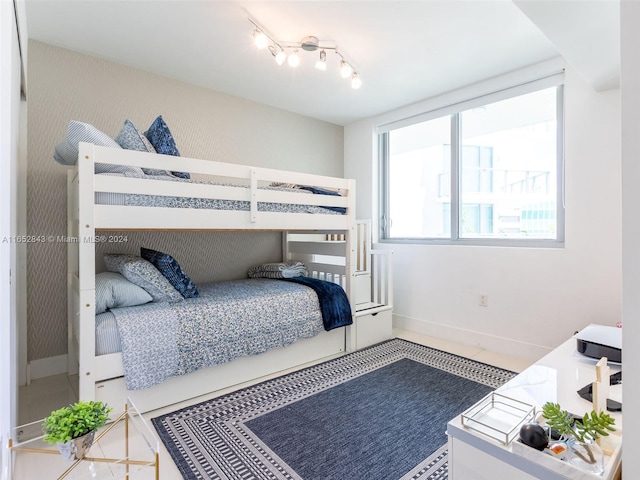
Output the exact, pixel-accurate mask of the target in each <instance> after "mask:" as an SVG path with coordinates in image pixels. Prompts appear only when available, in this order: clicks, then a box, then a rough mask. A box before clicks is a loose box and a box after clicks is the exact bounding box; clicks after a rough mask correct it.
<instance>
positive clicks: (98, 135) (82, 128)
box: [53, 120, 144, 176]
mask: <svg viewBox="0 0 640 480" xmlns="http://www.w3.org/2000/svg"><path fill="white" fill-rule="evenodd" d="M80 142H88V143H93V144H94V145H99V146H101V147H110V148H120V145H118V143H117V142H116V141H115V140H114V139H113V138H111V137H110V136H109V135H107V134H106V133H103V132H101V131H100V130H98V129H97V128H96V127H94V126H93V125H89V124H88V123H83V122H78V121H76V120H72V121H71V122H69V126H68V127H67V136H66V138H65V139H64V140H63V141H62V142H60V143H59V144H58V145H56V148H55V152H54V154H53V158H54V160H55V161H56V162H58V163H59V164H61V165H76V163H77V162H78V143H80ZM95 172H96V173H123V174H125V175H131V176H143V175H144V173H143V171H142V169H141V168H140V167H129V166H124V165H110V164H108V163H96V169H95Z"/></svg>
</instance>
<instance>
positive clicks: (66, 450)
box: [56, 430, 96, 462]
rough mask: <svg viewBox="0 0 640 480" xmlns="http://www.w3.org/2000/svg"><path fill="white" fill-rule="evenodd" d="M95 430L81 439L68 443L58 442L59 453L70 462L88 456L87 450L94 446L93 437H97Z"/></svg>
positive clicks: (73, 439) (77, 438)
mask: <svg viewBox="0 0 640 480" xmlns="http://www.w3.org/2000/svg"><path fill="white" fill-rule="evenodd" d="M95 434H96V432H95V430H93V431H91V432H89V433H87V434H85V435H82V436H80V437H76V438H72V439H71V440H69V441H68V442H58V443H57V444H56V445H57V446H58V451H59V452H60V455H62V457H63V458H64V459H65V460H69V461H70V462H71V461H73V460H80V459H81V458H84V456H85V455H86V454H87V450H89V449H90V448H91V445H93V437H94V436H95Z"/></svg>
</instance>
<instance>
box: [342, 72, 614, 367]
mask: <svg viewBox="0 0 640 480" xmlns="http://www.w3.org/2000/svg"><path fill="white" fill-rule="evenodd" d="M558 65H560V66H562V62H558V61H557V60H556V61H553V62H548V63H547V64H544V65H537V66H533V67H531V68H529V69H525V70H523V71H520V72H514V73H512V74H511V75H509V76H507V77H503V78H498V79H493V80H490V81H487V82H483V83H482V84H478V85H474V86H470V87H469V88H467V89H462V90H460V91H457V92H451V93H450V94H447V95H444V96H442V97H440V98H435V99H428V100H425V101H424V102H421V103H420V104H417V105H412V106H409V107H406V108H403V109H400V110H397V111H394V112H389V113H387V114H385V115H381V116H379V117H376V118H370V119H367V120H365V121H361V122H357V123H355V124H352V125H348V126H347V127H345V176H347V177H352V176H353V177H355V178H356V179H357V181H358V210H359V217H361V218H364V217H365V216H369V215H370V216H371V217H373V218H374V220H376V217H377V201H378V200H377V172H376V170H377V151H376V143H375V142H372V135H373V131H374V128H375V127H376V125H381V124H384V123H389V122H392V121H395V120H399V119H401V118H406V117H408V116H411V115H415V114H417V113H419V112H421V111H422V112H424V111H427V110H431V109H435V108H438V107H443V106H446V105H448V104H451V103H454V102H458V101H462V100H464V99H468V98H473V97H475V96H477V95H479V94H482V93H487V92H490V91H492V90H491V89H492V88H494V89H495V88H498V87H499V86H500V85H502V86H504V84H505V82H514V83H512V84H517V83H518V82H520V81H524V80H526V79H527V77H529V79H535V78H536V77H535V76H533V77H532V75H540V73H542V72H544V71H548V70H552V69H556V70H557V68H558ZM494 91H495V90H494ZM565 161H566V244H565V248H562V249H533V248H517V247H510V248H499V247H467V246H457V245H456V246H448V245H404V244H384V245H383V248H391V249H393V250H394V256H393V258H394V295H395V297H394V325H396V326H399V327H401V328H407V329H411V330H414V331H419V332H422V333H426V334H430V335H434V336H437V337H441V338H446V339H450V340H455V341H458V342H461V343H466V344H470V345H477V346H479V347H482V348H486V349H490V350H493V351H498V352H503V353H507V354H512V355H516V356H521V357H523V358H529V359H531V360H535V359H537V358H539V357H540V356H542V355H543V354H545V353H546V352H547V351H548V350H549V349H552V348H554V347H555V346H557V345H559V344H560V343H562V342H563V341H564V340H566V339H567V338H568V337H569V336H570V335H572V334H573V332H574V331H575V330H579V329H581V328H582V327H584V326H586V325H588V324H589V323H602V324H609V325H614V324H615V323H616V322H617V321H619V320H621V294H622V293H621V275H622V262H621V206H620V195H621V181H620V99H619V90H617V89H616V90H610V91H606V92H602V93H595V92H594V91H593V90H592V89H591V88H590V87H589V86H587V85H586V84H585V83H584V82H583V81H582V80H581V78H580V76H579V75H578V74H577V73H576V72H575V71H573V70H572V69H571V68H569V67H567V69H566V74H565ZM371 205H373V208H371V207H370V206H371ZM480 292H484V293H487V294H488V307H480V306H479V305H478V297H479V293H480Z"/></svg>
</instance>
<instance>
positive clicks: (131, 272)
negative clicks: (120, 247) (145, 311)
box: [104, 253, 182, 302]
mask: <svg viewBox="0 0 640 480" xmlns="http://www.w3.org/2000/svg"><path fill="white" fill-rule="evenodd" d="M104 263H105V265H106V267H107V270H109V271H110V272H117V273H120V274H121V275H122V276H123V277H124V278H126V279H127V280H129V281H130V282H132V283H135V284H136V285H138V286H139V287H141V288H144V289H145V290H146V291H147V293H149V295H151V297H152V298H153V301H154V302H178V301H180V300H182V295H181V294H180V292H178V291H177V290H176V289H175V288H173V285H171V283H169V280H167V279H166V278H165V277H164V275H162V274H161V273H160V271H159V270H158V269H157V268H156V267H154V266H153V265H152V264H151V263H150V262H148V261H147V260H145V259H144V258H140V257H138V256H136V255H126V254H116V253H108V254H106V255H105V256H104Z"/></svg>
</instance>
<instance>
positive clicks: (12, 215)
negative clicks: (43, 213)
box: [0, 2, 22, 479]
mask: <svg viewBox="0 0 640 480" xmlns="http://www.w3.org/2000/svg"><path fill="white" fill-rule="evenodd" d="M21 6H22V5H21ZM20 13H21V12H20ZM0 33H1V35H0V442H1V443H0V454H1V459H0V478H2V479H5V478H8V475H9V472H8V467H9V465H8V460H9V455H10V453H9V452H8V450H7V448H6V446H7V439H8V438H9V437H10V433H9V432H10V430H11V428H12V427H14V426H15V425H16V418H17V412H16V409H17V406H16V405H17V382H16V372H17V319H16V280H15V279H16V272H17V265H16V242H15V241H14V239H13V237H14V236H15V235H16V230H17V198H18V197H17V185H18V182H17V178H18V173H17V172H18V157H19V152H20V143H19V142H20V130H19V129H20V112H21V102H20V86H21V58H20V46H19V41H18V29H17V25H16V12H15V9H14V4H13V2H0Z"/></svg>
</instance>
